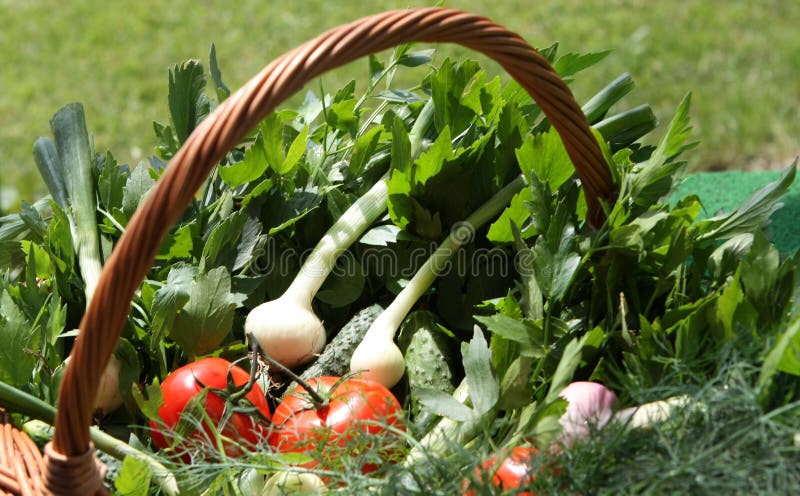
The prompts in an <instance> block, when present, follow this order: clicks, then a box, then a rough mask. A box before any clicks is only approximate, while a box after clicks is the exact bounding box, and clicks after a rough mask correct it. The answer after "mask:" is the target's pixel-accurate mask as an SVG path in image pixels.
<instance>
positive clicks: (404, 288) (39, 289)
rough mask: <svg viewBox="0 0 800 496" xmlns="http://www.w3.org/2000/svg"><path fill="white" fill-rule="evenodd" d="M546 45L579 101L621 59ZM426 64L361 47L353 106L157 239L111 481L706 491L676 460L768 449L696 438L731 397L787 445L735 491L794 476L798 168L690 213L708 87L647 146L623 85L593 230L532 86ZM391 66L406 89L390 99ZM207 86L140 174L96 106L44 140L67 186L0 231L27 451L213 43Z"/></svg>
mask: <svg viewBox="0 0 800 496" xmlns="http://www.w3.org/2000/svg"><path fill="white" fill-rule="evenodd" d="M542 53H543V54H544V55H545V56H546V57H547V58H548V59H549V60H550V61H551V62H552V63H553V66H554V68H555V69H556V70H557V71H558V72H559V74H560V75H561V77H562V78H564V79H566V80H568V81H570V80H572V79H574V78H575V77H577V76H578V75H579V73H580V71H582V70H584V69H587V68H588V67H590V66H592V65H593V64H595V63H597V62H599V61H601V60H602V59H603V57H604V56H605V55H607V53H608V52H598V53H589V54H575V53H568V54H564V55H561V56H559V55H558V54H557V46H556V45H553V46H551V47H549V48H546V49H544V50H542ZM433 55H434V54H433V51H432V50H416V51H415V48H414V47H412V46H410V45H404V46H401V47H399V48H397V49H396V50H395V51H394V53H393V54H392V55H391V57H390V59H389V60H388V61H387V62H382V61H381V60H379V59H378V58H376V57H370V58H369V61H368V62H369V63H368V68H369V73H368V79H367V83H366V85H365V86H366V88H365V89H364V90H363V93H362V92H359V91H357V88H360V87H361V86H360V85H359V84H357V82H356V81H352V82H350V83H349V84H348V85H346V86H345V87H343V88H341V89H339V90H338V91H336V92H335V93H334V94H332V95H331V94H327V93H324V92H322V94H319V95H318V94H315V93H313V92H309V93H307V94H306V95H305V99H304V100H303V101H302V103H301V104H300V105H298V106H296V108H292V109H282V110H279V111H276V112H274V113H272V114H271V115H270V116H268V117H267V118H266V119H265V120H264V121H263V122H262V123H261V124H260V125H259V126H258V128H257V129H256V130H255V131H254V132H253V133H251V135H250V136H248V137H247V138H246V139H245V140H244V141H243V142H242V143H241V144H240V146H238V147H237V148H236V149H234V150H232V151H231V152H229V153H228V154H227V155H226V156H225V158H224V159H223V160H222V161H221V162H220V164H219V165H218V166H217V167H216V168H215V170H214V171H213V172H212V174H211V176H210V177H209V179H208V180H207V182H206V184H205V187H204V189H203V190H202V191H201V192H199V193H198V194H197V195H196V197H195V199H194V200H193V202H192V204H191V205H190V206H189V207H188V208H187V210H186V211H185V213H184V215H183V216H182V217H181V218H180V220H179V221H178V222H177V224H176V225H175V226H173V227H172V228H171V230H170V231H169V233H168V235H167V237H166V239H165V241H164V242H163V245H162V247H161V250H160V251H159V253H158V255H157V257H156V260H155V263H154V265H153V267H152V268H151V270H150V272H149V273H148V275H147V278H146V280H145V281H144V283H143V284H142V285H141V287H140V289H139V291H138V292H137V293H136V296H135V299H134V302H133V305H132V307H131V313H130V316H129V319H128V321H127V324H126V328H125V331H124V334H123V338H122V339H121V341H120V344H119V345H118V347H117V351H116V352H115V355H114V359H113V360H112V362H111V364H110V365H109V367H108V369H107V371H106V377H104V379H103V384H104V386H103V387H101V391H100V394H99V395H98V398H97V400H96V407H97V411H96V420H97V424H98V426H99V427H100V429H97V430H94V431H93V436H94V437H93V439H94V442H95V446H96V447H97V448H98V449H100V450H101V451H104V452H105V453H107V455H110V457H115V458H118V459H120V460H121V461H117V460H114V459H112V458H110V457H109V456H107V455H103V456H104V460H105V461H106V463H108V465H109V467H110V470H109V478H108V480H109V484H110V485H112V487H113V488H114V489H115V490H116V491H117V492H119V493H120V494H131V495H132V494H147V493H148V491H150V492H158V491H161V492H163V493H167V494H177V492H178V491H180V492H181V494H201V493H202V494H283V493H284V492H289V493H291V492H292V491H311V492H322V491H331V492H343V493H351V494H364V493H369V492H388V493H391V494H458V493H462V494H495V493H496V492H499V491H510V492H514V493H515V494H544V493H554V492H563V493H564V494H572V493H576V494H577V493H591V494H601V493H609V494H618V493H620V492H631V491H632V492H636V493H640V492H641V493H648V492H652V493H663V492H671V491H675V492H684V491H685V492H703V491H705V490H706V489H707V488H717V489H720V488H722V489H725V486H724V484H722V483H720V481H722V480H725V479H726V478H728V477H730V474H728V473H726V472H725V471H724V470H723V469H719V470H718V471H716V472H713V473H711V472H709V473H705V474H702V475H703V477H704V478H705V479H703V477H700V473H701V472H702V471H700V472H698V473H690V472H682V471H681V470H679V468H680V469H683V468H685V466H686V465H683V463H684V462H685V460H683V459H682V458H680V457H678V456H676V453H685V451H683V450H682V449H680V447H681V446H686V440H687V439H691V440H692V442H696V443H697V444H698V445H699V444H700V443H701V442H702V440H704V439H705V440H712V439H713V443H714V444H713V445H710V447H709V446H706V448H707V449H709V450H718V451H721V452H725V451H726V450H729V449H735V446H736V445H735V443H734V441H735V440H737V439H740V440H741V439H742V437H741V436H740V435H739V433H740V432H741V430H742V429H744V430H747V429H749V432H750V433H751V434H750V435H751V436H754V435H755V434H753V433H755V432H757V430H755V429H751V427H752V426H751V425H747V424H742V423H741V421H740V422H739V423H729V424H725V422H722V424H724V425H733V426H734V427H735V429H734V428H733V427H732V428H731V429H732V430H729V431H726V430H722V429H720V430H719V431H715V430H714V429H710V428H709V426H708V421H709V419H718V418H722V417H724V415H723V410H724V408H726V405H731V404H733V403H740V407H741V409H742V411H744V412H746V413H747V415H743V416H742V417H741V418H743V419H750V420H752V423H753V425H755V424H758V425H760V426H769V427H768V428H767V427H764V429H766V430H765V431H764V435H763V437H750V438H748V441H747V442H748V443H750V444H748V445H747V446H748V449H750V450H753V451H754V452H757V451H758V449H763V448H764V447H765V446H767V447H770V448H771V449H774V450H775V456H774V457H767V456H761V460H764V463H759V460H755V461H753V460H750V459H746V460H745V459H744V458H740V459H737V460H739V462H740V464H739V465H737V464H736V463H735V462H731V463H729V464H728V465H729V467H730V470H731V471H732V472H733V471H734V470H736V469H739V468H742V467H745V468H747V469H748V470H750V471H751V472H752V473H751V474H750V478H749V480H750V481H757V487H755V488H754V487H751V486H746V485H745V483H742V484H743V485H741V486H740V487H741V488H742V490H745V489H746V490H747V491H748V492H746V494H754V493H757V492H760V491H764V492H765V493H772V494H775V493H791V492H792V491H791V490H792V488H797V487H800V463H798V462H800V453H799V452H798V451H799V448H798V446H797V443H795V441H794V439H793V438H792V437H791V436H789V435H788V434H786V433H791V432H797V429H800V415H799V414H800V408H798V405H800V404H798V403H797V402H798V399H799V398H798V394H799V393H800V387H799V386H800V382H798V380H797V376H800V360H798V358H797V356H798V355H797V351H796V350H797V348H796V347H797V346H798V339H800V333H798V329H800V321H798V320H797V318H796V313H795V308H796V305H795V300H794V290H795V285H796V280H795V272H796V261H795V258H794V257H792V256H787V255H786V254H780V253H779V252H778V251H777V250H776V249H775V248H774V247H773V246H772V245H771V244H770V242H769V241H768V237H767V227H768V223H769V217H770V215H771V214H772V213H773V212H774V211H775V210H776V209H777V208H779V207H780V206H781V204H780V198H781V196H782V195H783V194H784V193H785V192H786V191H787V189H788V187H789V185H790V184H791V182H792V181H793V180H794V176H795V165H794V164H792V165H791V166H789V167H787V168H786V169H785V171H784V173H783V174H782V176H781V178H780V179H779V180H778V181H776V182H774V183H772V184H769V185H767V186H765V187H764V188H762V189H761V190H759V191H757V192H755V193H754V194H753V196H752V197H751V198H750V200H748V201H747V202H746V203H744V204H743V205H741V206H740V207H739V208H737V209H735V210H734V211H731V212H720V213H713V215H710V214H712V213H708V212H704V210H703V205H702V204H701V202H700V200H699V199H698V198H697V197H694V196H688V197H685V198H675V197H672V196H671V192H672V191H673V189H674V187H675V186H676V185H677V183H678V182H679V181H680V178H681V177H682V174H684V173H685V166H686V164H685V162H683V161H681V160H680V156H681V154H682V153H683V152H685V151H687V150H689V149H690V148H692V147H693V146H694V145H695V143H692V142H690V141H688V140H689V136H690V131H691V126H690V122H689V101H690V98H689V97H688V96H687V97H686V98H685V99H684V101H683V102H681V103H680V105H679V106H678V109H677V111H676V113H675V115H674V117H673V118H672V119H671V121H670V122H669V123H668V125H666V126H665V127H664V129H663V132H662V135H661V136H660V138H649V137H648V138H647V139H644V138H645V136H646V135H648V133H650V132H651V131H653V130H654V129H655V128H656V119H655V116H654V115H653V113H652V111H651V110H650V107H649V106H648V105H646V104H645V105H639V106H631V105H626V108H628V110H624V111H620V112H615V111H613V110H612V109H614V108H615V105H617V104H618V103H619V102H620V101H621V100H622V99H623V98H624V97H625V96H627V94H628V93H629V92H630V91H631V90H632V89H633V88H634V86H635V84H634V82H633V80H632V79H631V77H630V76H629V75H627V74H624V75H621V76H620V77H619V78H617V79H616V80H614V81H611V82H609V84H608V85H607V86H606V87H605V88H599V89H598V92H597V94H596V95H594V96H593V97H592V98H590V99H589V100H588V101H587V102H586V103H585V104H584V106H583V110H584V112H585V114H586V116H587V120H588V121H589V123H590V124H591V125H592V127H593V129H594V131H595V135H596V137H597V139H598V141H599V143H600V145H601V147H602V149H603V151H604V153H605V154H606V157H607V160H608V163H609V167H610V168H611V172H612V176H613V178H614V180H615V183H616V185H617V190H618V197H617V198H616V199H615V201H614V202H609V203H607V204H604V205H603V208H604V209H605V214H606V215H605V217H606V220H605V222H604V223H603V224H602V225H599V226H596V228H592V227H591V226H589V225H588V223H587V222H586V218H587V206H586V201H585V198H584V196H583V194H582V191H581V187H580V186H581V185H580V181H579V180H578V178H577V176H576V175H575V173H574V169H573V166H572V163H571V162H570V160H569V157H568V156H567V154H566V151H565V149H564V147H563V144H562V143H561V140H560V137H559V136H558V134H557V133H556V132H555V131H554V130H553V129H551V127H550V125H549V123H548V122H547V120H546V119H544V118H543V116H542V114H541V111H540V109H539V108H538V107H537V106H536V104H535V103H534V102H532V100H531V99H530V97H529V96H528V95H527V94H526V93H525V91H524V90H522V89H521V88H520V87H519V85H517V84H516V83H514V82H513V81H512V82H508V83H504V82H502V81H501V79H500V78H491V79H490V77H489V76H488V75H487V73H486V72H485V71H484V70H482V69H481V68H480V67H479V65H478V64H477V63H476V62H473V61H470V60H460V61H452V60H449V59H448V60H444V61H442V62H441V63H440V64H438V65H434V64H433V63H432V57H433ZM399 70H404V71H408V75H409V76H410V77H413V78H417V79H418V80H419V81H420V82H419V84H417V85H416V86H414V87H411V88H398V87H396V85H395V75H396V73H397V72H398V71H399ZM209 74H210V78H208V77H207V75H206V72H205V69H204V67H203V66H202V64H201V63H200V62H199V61H196V60H192V61H187V62H185V63H183V64H181V65H178V66H175V67H173V68H172V70H171V71H170V75H169V123H168V124H163V123H159V122H156V123H154V130H155V133H156V136H157V138H158V145H157V147H156V149H155V153H156V154H155V156H153V157H150V158H149V159H148V161H147V162H143V163H140V164H139V165H137V166H136V167H134V168H131V167H129V166H127V165H121V164H119V163H117V161H116V160H115V159H114V157H113V155H112V154H111V153H110V152H105V153H96V152H95V150H93V149H92V143H91V140H90V139H89V134H88V131H87V128H86V123H85V117H84V115H83V111H82V108H81V106H80V105H79V104H71V105H69V106H67V107H65V108H64V109H62V110H60V111H58V112H57V113H56V115H55V117H54V119H53V121H52V122H51V124H52V129H53V135H54V138H55V140H54V141H52V140H50V139H49V138H41V139H40V140H38V141H37V142H36V144H35V146H34V156H35V163H36V165H37V166H38V168H39V170H40V172H41V173H42V177H43V179H44V181H45V182H46V184H47V185H48V188H49V190H50V192H51V195H50V196H48V197H46V198H43V199H40V200H38V201H37V202H35V203H33V204H27V203H23V205H22V207H21V210H20V212H19V213H17V214H12V215H8V216H6V217H3V218H0V288H2V290H0V341H2V342H3V344H4V345H3V346H2V347H0V406H2V407H6V408H8V409H9V410H11V411H13V412H16V413H17V414H16V415H15V420H16V421H17V422H19V423H21V424H23V423H26V422H27V423H26V426H29V427H28V429H29V430H30V431H31V432H33V431H34V426H36V432H37V433H39V434H38V437H39V438H41V437H45V438H46V437H47V436H48V435H49V431H48V430H47V429H40V428H39V427H40V424H36V423H30V422H29V421H30V420H31V419H39V420H43V421H45V422H52V417H53V407H52V405H54V403H55V399H56V397H57V389H58V382H59V377H60V371H61V370H62V369H63V363H64V360H65V359H66V357H67V356H68V354H69V350H70V348H71V344H72V342H73V340H74V337H75V335H76V334H77V331H75V330H74V329H75V328H77V324H78V322H79V320H80V317H81V315H82V313H83V310H84V308H85V307H86V304H87V302H88V301H89V300H90V299H91V298H92V294H93V290H94V285H95V283H96V280H97V277H98V274H99V272H100V270H101V267H102V264H103V261H104V260H106V259H107V258H108V256H109V254H110V253H111V252H112V251H113V249H114V246H115V243H116V241H117V240H118V239H119V237H120V236H121V234H122V233H123V232H124V231H125V227H126V225H127V223H128V221H129V219H130V218H131V215H132V214H133V212H134V211H135V210H136V208H137V207H138V206H139V205H140V204H141V203H142V202H143V201H145V199H146V197H147V194H148V192H149V191H150V189H151V188H152V187H153V185H154V184H155V182H156V181H157V180H158V178H159V176H160V175H161V173H162V172H163V171H164V169H165V168H166V167H167V163H168V161H169V159H170V158H171V157H172V156H173V155H174V154H175V153H176V152H177V150H178V149H179V147H180V146H181V144H182V143H183V142H184V141H185V140H186V138H187V137H188V136H189V134H190V133H191V131H192V130H193V129H194V127H195V126H197V124H198V123H199V122H201V121H202V120H203V119H204V118H205V117H206V116H207V115H208V114H209V112H210V111H211V110H212V109H213V108H214V107H215V105H217V104H219V102H221V101H222V100H224V99H225V98H226V97H227V96H228V95H229V90H228V87H227V86H226V85H225V83H224V82H223V79H222V75H221V71H220V68H219V66H218V63H217V60H216V57H215V52H214V50H213V47H212V51H211V57H210V71H209ZM722 187H724V185H722ZM709 384H722V385H723V386H725V387H724V388H721V389H720V391H718V392H717V393H716V394H711V393H710V391H709V386H708V385H709ZM729 385H731V387H730V388H729V389H728V386H729ZM734 385H735V386H736V387H734ZM720 408H722V409H723V410H720ZM748 415H749V416H748ZM704 422H705V423H704ZM700 425H703V426H705V427H702V428H701V427H699V426H700ZM101 429H102V430H101ZM736 429H738V430H736ZM767 431H768V432H767ZM758 432H760V431H758ZM699 433H705V434H702V435H701V434H699ZM777 433H780V434H777ZM703 436H705V437H703ZM759 443H763V445H762V444H759ZM742 456H743V457H744V455H742ZM634 459H635V460H638V461H639V462H640V463H641V462H642V460H646V461H647V464H649V467H650V468H648V469H647V470H639V469H637V467H636V466H633V465H631V464H630V463H629V462H630V460H634ZM679 464H680V465H679ZM689 465H690V464H689ZM698 470H700V469H698ZM666 474H680V477H675V476H674V475H673V476H668V475H666ZM777 474H780V475H777ZM670 477H671V478H670ZM698 477H699V478H698ZM731 487H733V486H731ZM727 489H730V487H728V488H727ZM737 490H738V489H737Z"/></svg>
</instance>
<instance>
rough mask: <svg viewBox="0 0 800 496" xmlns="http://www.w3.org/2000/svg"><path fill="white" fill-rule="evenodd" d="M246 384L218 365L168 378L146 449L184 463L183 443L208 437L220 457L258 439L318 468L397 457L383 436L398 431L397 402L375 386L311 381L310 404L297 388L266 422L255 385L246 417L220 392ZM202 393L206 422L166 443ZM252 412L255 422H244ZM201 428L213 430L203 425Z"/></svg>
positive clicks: (196, 366) (210, 362)
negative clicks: (371, 456) (363, 457)
mask: <svg viewBox="0 0 800 496" xmlns="http://www.w3.org/2000/svg"><path fill="white" fill-rule="evenodd" d="M249 378H250V375H249V374H248V373H247V372H246V371H245V370H243V369H242V368H240V367H237V366H235V365H233V364H231V363H230V362H228V361H227V360H223V359H221V358H203V359H201V360H197V361H195V362H192V363H190V364H188V365H185V366H183V367H181V368H179V369H177V370H175V371H174V372H172V373H171V374H170V375H169V376H167V378H166V379H165V380H164V382H163V383H162V384H161V391H162V395H163V404H162V406H161V407H160V408H159V410H158V415H159V419H160V421H155V420H151V422H150V428H151V433H152V438H153V443H154V444H155V445H156V446H157V447H158V448H160V449H163V448H166V447H168V446H170V445H172V444H175V446H174V448H175V449H176V451H177V452H178V453H179V455H180V456H181V457H182V458H183V459H184V460H185V461H187V462H188V461H190V457H189V455H188V452H187V450H188V443H189V442H200V443H206V444H207V443H211V444H212V445H213V440H214V431H215V430H216V431H218V432H219V433H220V434H221V435H222V436H223V438H224V439H225V441H224V443H223V447H224V449H225V454H226V455H227V456H239V455H241V454H242V447H245V448H248V447H254V446H255V445H257V444H258V443H259V441H260V440H263V439H267V440H268V443H269V444H270V445H271V446H273V447H274V449H275V450H276V451H277V452H288V453H302V452H309V453H311V454H312V455H313V454H314V453H321V456H318V457H317V456H315V458H317V459H320V460H321V461H323V462H324V464H325V465H332V464H333V463H332V462H334V461H336V460H340V459H341V457H342V456H348V457H350V459H353V460H358V459H359V455H360V454H363V453H364V451H366V450H373V451H374V452H377V453H378V454H379V455H380V457H381V459H383V460H390V459H392V458H393V457H396V456H397V455H398V454H399V448H398V446H399V443H400V442H401V440H399V439H397V438H395V441H396V442H393V441H392V439H390V438H391V437H394V436H393V435H392V434H391V432H393V430H394V429H400V430H402V429H404V425H403V412H402V408H401V406H400V403H399V402H398V401H397V399H396V398H395V397H394V395H393V394H392V393H391V392H390V391H389V390H388V389H387V388H386V387H384V386H383V385H381V384H379V383H377V382H373V381H368V380H363V379H358V378H354V377H348V378H344V379H342V378H339V377H318V378H316V379H312V380H311V381H309V384H308V386H310V387H311V388H313V389H314V393H316V394H314V395H313V397H312V396H311V395H309V394H308V392H307V391H306V390H305V389H304V387H303V386H298V387H297V388H295V389H294V390H293V391H292V392H290V393H289V394H288V395H287V396H286V398H285V400H284V401H283V402H282V403H280V404H279V405H278V407H277V408H276V410H275V413H274V415H271V414H270V410H269V406H268V404H267V400H266V396H265V394H264V392H263V391H262V389H261V388H260V387H258V385H254V386H253V388H252V389H251V390H250V391H249V392H248V393H247V394H246V395H245V396H244V397H245V398H246V399H247V400H248V401H249V404H250V405H252V407H253V408H252V409H250V410H252V411H251V412H248V411H246V410H243V409H236V408H234V407H233V405H231V401H230V400H231V394H232V393H235V391H227V390H228V389H229V388H230V386H231V385H233V386H234V387H241V386H242V385H244V384H246V383H247V381H248V380H249ZM204 388H208V389H209V390H208V392H207V396H206V399H205V403H204V405H203V408H204V412H205V415H207V418H205V419H204V420H202V426H203V428H202V429H198V430H196V431H195V432H194V433H192V434H190V435H189V436H188V437H189V440H187V439H185V438H184V439H179V440H178V441H175V442H173V438H180V436H181V434H180V433H178V432H177V430H178V429H177V428H178V425H179V421H180V420H181V414H182V413H183V411H184V409H185V408H186V406H187V404H188V403H189V401H190V400H191V399H192V398H194V397H195V396H196V395H197V394H199V393H200V392H201V391H203V389H204ZM320 398H322V400H323V401H321V402H320V401H319V399H320ZM231 408H233V410H227V409H231ZM255 412H257V414H258V415H251V413H255ZM223 419H225V421H224V422H223ZM269 420H271V421H272V426H270V425H269V423H268V421H269ZM209 421H210V422H213V424H214V425H213V426H212V425H209ZM220 424H222V425H220ZM376 443H378V444H377V446H376ZM320 447H324V450H320V449H318V448H320ZM310 465H316V463H314V464H309V466H310ZM376 468H377V465H375V464H368V463H364V464H362V466H361V469H362V471H364V472H368V471H372V470H375V469H376Z"/></svg>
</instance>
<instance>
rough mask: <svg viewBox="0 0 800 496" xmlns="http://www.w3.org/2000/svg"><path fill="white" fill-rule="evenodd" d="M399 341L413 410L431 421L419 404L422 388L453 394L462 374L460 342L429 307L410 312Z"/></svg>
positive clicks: (413, 412)
mask: <svg viewBox="0 0 800 496" xmlns="http://www.w3.org/2000/svg"><path fill="white" fill-rule="evenodd" d="M398 345H399V347H400V349H401V350H402V351H403V354H404V355H405V359H406V376H405V379H406V381H405V382H406V384H407V388H408V396H407V397H408V399H409V403H410V407H411V410H410V411H411V413H412V415H413V416H414V418H415V419H416V421H417V423H420V422H423V423H427V420H425V418H426V417H427V415H426V414H425V412H424V410H423V409H422V407H421V405H420V404H419V398H418V391H419V390H420V388H424V389H435V390H437V391H441V392H443V393H447V394H451V393H452V392H453V391H454V390H455V388H456V384H457V383H458V381H459V379H460V376H461V361H460V357H461V355H460V353H459V351H458V342H457V340H456V339H455V338H452V337H450V336H448V335H447V334H446V333H445V332H444V331H442V329H440V328H439V327H438V326H437V324H436V316H435V315H434V314H433V313H431V312H428V311H417V312H413V313H411V314H409V316H408V317H406V319H405V320H404V321H403V325H402V327H401V328H400V336H399V338H398Z"/></svg>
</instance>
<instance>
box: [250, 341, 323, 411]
mask: <svg viewBox="0 0 800 496" xmlns="http://www.w3.org/2000/svg"><path fill="white" fill-rule="evenodd" d="M247 336H248V338H250V343H251V345H252V346H253V349H254V350H255V351H256V352H257V353H258V354H259V355H261V357H262V358H263V359H264V361H266V362H267V363H268V364H269V365H270V366H271V367H275V368H276V369H278V370H280V371H281V372H283V373H284V374H286V375H287V376H289V378H290V379H291V380H293V381H294V382H296V383H297V384H300V386H301V387H302V388H303V389H305V391H306V393H308V396H309V397H310V398H309V399H310V400H311V402H312V403H314V408H317V409H320V408H323V407H326V406H328V398H326V397H324V396H323V395H321V394H320V393H319V391H317V390H316V389H314V387H313V386H311V384H309V383H308V382H306V381H305V380H304V379H303V378H302V377H300V376H299V375H297V374H295V373H294V372H292V370H291V369H289V368H288V367H286V366H284V365H283V364H281V363H279V362H277V361H275V360H274V359H273V358H272V357H270V356H269V353H267V352H266V351H265V350H264V349H263V348H262V347H261V346H260V345H259V344H258V340H257V339H255V337H254V336H253V333H248V334H247Z"/></svg>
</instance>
